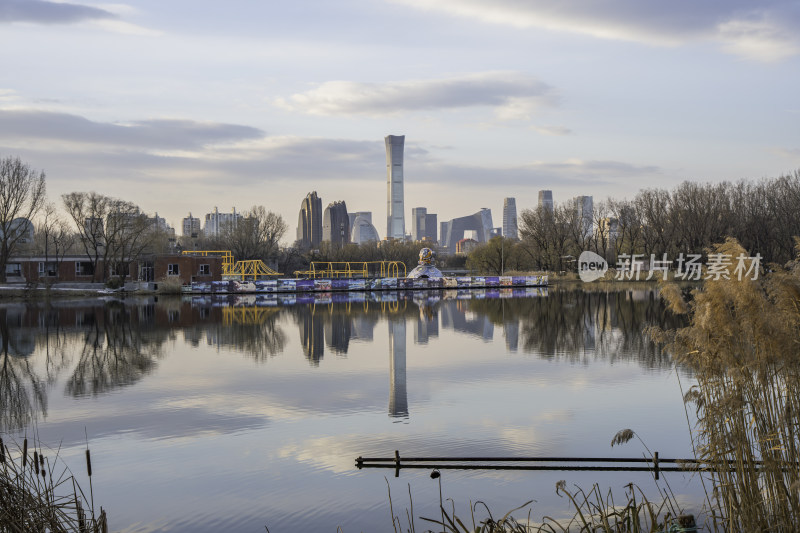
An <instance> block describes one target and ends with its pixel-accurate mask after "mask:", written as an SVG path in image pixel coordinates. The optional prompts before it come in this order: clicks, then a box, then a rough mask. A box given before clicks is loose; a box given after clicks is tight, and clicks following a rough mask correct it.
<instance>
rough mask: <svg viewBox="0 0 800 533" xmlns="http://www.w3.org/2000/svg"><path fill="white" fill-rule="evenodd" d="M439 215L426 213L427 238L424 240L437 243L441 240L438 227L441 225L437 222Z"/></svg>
mask: <svg viewBox="0 0 800 533" xmlns="http://www.w3.org/2000/svg"><path fill="white" fill-rule="evenodd" d="M437 218H438V215H437V214H436V213H428V214H427V215H425V238H424V239H423V240H425V241H429V242H431V243H434V244H435V243H436V242H437V241H438V240H439V237H438V233H437V231H436V229H437V228H438V227H439V224H438V223H437Z"/></svg>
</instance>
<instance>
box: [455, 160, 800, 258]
mask: <svg viewBox="0 0 800 533" xmlns="http://www.w3.org/2000/svg"><path fill="white" fill-rule="evenodd" d="M587 228H588V229H587ZM519 234H520V237H521V240H520V241H519V242H515V241H513V240H511V239H504V238H501V237H496V238H495V239H492V240H491V241H490V242H489V243H486V244H485V245H483V246H480V247H478V248H477V249H475V250H474V251H473V252H472V253H471V254H470V256H469V259H468V265H469V266H471V267H472V268H473V269H475V270H480V271H483V272H493V273H494V272H497V273H499V272H500V270H501V264H502V265H503V266H504V267H505V270H506V271H508V270H513V269H518V270H557V271H562V270H570V269H573V268H574V263H575V260H576V259H577V258H578V256H579V255H580V254H581V252H583V251H585V250H589V251H592V252H595V253H597V254H598V255H600V256H602V257H603V258H605V259H606V260H607V261H608V262H609V263H611V264H614V263H616V260H617V258H618V257H619V256H620V255H622V254H628V255H633V254H642V255H643V260H644V261H648V260H649V259H650V257H651V256H655V258H656V259H657V260H661V259H662V258H663V257H664V254H666V257H667V259H668V260H671V261H674V260H676V259H677V258H678V256H679V255H680V254H684V255H687V254H703V255H705V253H706V250H708V249H709V248H710V247H711V246H712V245H713V244H714V243H717V242H721V241H723V240H724V239H725V238H726V237H734V238H735V239H736V240H737V241H739V243H741V245H742V246H743V247H744V249H745V250H747V251H748V253H750V255H752V256H755V255H756V254H760V255H761V258H762V264H768V263H777V264H784V263H786V262H788V261H790V260H792V259H793V258H794V251H793V247H794V241H793V237H795V236H798V235H800V171H795V172H794V173H792V174H788V175H784V176H780V177H778V178H772V179H762V180H759V181H750V180H741V181H738V182H735V183H731V182H722V183H696V182H689V181H685V182H683V183H681V184H680V185H678V186H677V187H675V188H673V189H672V190H667V189H643V190H640V191H639V192H638V193H636V195H635V196H634V197H633V198H632V199H630V200H629V199H623V200H616V199H609V200H606V201H602V202H598V203H596V204H594V206H593V209H592V210H591V211H590V212H586V211H583V210H582V209H579V208H578V206H577V201H576V200H569V201H566V202H563V203H561V204H556V205H554V207H553V209H548V208H545V207H541V206H540V207H537V208H536V209H526V210H524V211H523V212H522V213H521V216H520V227H519Z"/></svg>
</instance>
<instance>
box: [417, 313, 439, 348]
mask: <svg viewBox="0 0 800 533" xmlns="http://www.w3.org/2000/svg"><path fill="white" fill-rule="evenodd" d="M438 336H439V313H438V312H437V311H436V310H434V308H433V307H432V306H427V305H423V306H422V307H420V310H419V320H417V323H416V327H415V328H414V344H428V338H429V337H438Z"/></svg>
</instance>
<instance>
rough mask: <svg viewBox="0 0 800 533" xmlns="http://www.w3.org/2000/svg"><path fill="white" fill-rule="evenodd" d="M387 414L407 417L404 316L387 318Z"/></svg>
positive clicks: (395, 416)
mask: <svg viewBox="0 0 800 533" xmlns="http://www.w3.org/2000/svg"><path fill="white" fill-rule="evenodd" d="M389 416H391V417H394V418H408V395H407V393H406V317H405V316H403V315H399V316H393V317H390V318H389Z"/></svg>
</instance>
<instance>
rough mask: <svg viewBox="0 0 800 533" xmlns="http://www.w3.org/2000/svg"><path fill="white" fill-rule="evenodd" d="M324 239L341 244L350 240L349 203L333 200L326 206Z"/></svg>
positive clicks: (323, 221) (323, 228) (323, 226)
mask: <svg viewBox="0 0 800 533" xmlns="http://www.w3.org/2000/svg"><path fill="white" fill-rule="evenodd" d="M322 240H323V241H328V242H330V243H331V244H336V245H339V246H341V245H343V244H348V243H349V242H350V217H349V216H348V213H347V204H345V203H344V202H343V201H342V202H333V203H332V204H328V207H326V208H325V213H324V214H323V215H322Z"/></svg>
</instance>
